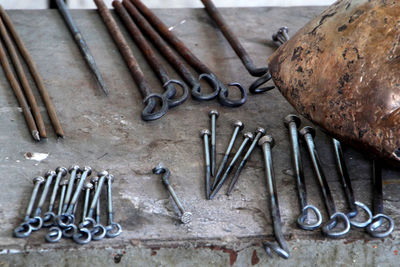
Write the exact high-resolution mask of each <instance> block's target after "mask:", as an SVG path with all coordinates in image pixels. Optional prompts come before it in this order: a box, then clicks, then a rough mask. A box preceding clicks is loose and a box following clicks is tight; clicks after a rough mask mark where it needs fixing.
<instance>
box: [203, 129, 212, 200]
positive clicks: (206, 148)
mask: <svg viewBox="0 0 400 267" xmlns="http://www.w3.org/2000/svg"><path fill="white" fill-rule="evenodd" d="M203 140H204V153H205V163H206V180H205V187H206V190H205V191H206V199H210V190H211V189H210V180H211V170H210V150H209V143H208V135H207V134H205V135H204V136H203Z"/></svg>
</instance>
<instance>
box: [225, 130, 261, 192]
mask: <svg viewBox="0 0 400 267" xmlns="http://www.w3.org/2000/svg"><path fill="white" fill-rule="evenodd" d="M261 136H263V133H261V132H258V133H257V134H256V137H255V138H254V140H253V142H252V143H251V145H250V147H249V149H248V150H247V152H246V154H245V155H244V157H243V159H242V161H241V162H240V164H239V167H238V168H237V170H236V172H235V175H234V176H233V179H232V182H231V183H230V185H229V188H228V191H227V194H228V195H229V194H230V193H231V192H232V190H233V188H234V187H235V184H236V182H237V181H238V179H239V175H240V173H241V172H242V170H243V168H244V167H245V166H246V163H247V160H248V158H249V157H250V155H251V153H252V152H253V150H254V148H255V147H256V145H257V142H258V140H260V138H261Z"/></svg>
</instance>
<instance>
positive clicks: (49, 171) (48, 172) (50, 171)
mask: <svg viewBox="0 0 400 267" xmlns="http://www.w3.org/2000/svg"><path fill="white" fill-rule="evenodd" d="M45 176H46V177H49V176H56V172H55V171H53V170H48V171H47V172H46V174H45Z"/></svg>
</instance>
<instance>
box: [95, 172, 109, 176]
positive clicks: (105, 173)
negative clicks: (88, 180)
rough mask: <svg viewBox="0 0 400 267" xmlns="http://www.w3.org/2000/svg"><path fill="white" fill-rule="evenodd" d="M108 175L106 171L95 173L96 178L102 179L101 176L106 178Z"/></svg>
mask: <svg viewBox="0 0 400 267" xmlns="http://www.w3.org/2000/svg"><path fill="white" fill-rule="evenodd" d="M107 175H108V171H101V172H98V173H97V176H99V177H103V176H107Z"/></svg>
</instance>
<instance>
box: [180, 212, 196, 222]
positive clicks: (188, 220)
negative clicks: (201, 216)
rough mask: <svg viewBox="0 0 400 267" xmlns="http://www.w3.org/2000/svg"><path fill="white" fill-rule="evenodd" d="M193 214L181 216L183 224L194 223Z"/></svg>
mask: <svg viewBox="0 0 400 267" xmlns="http://www.w3.org/2000/svg"><path fill="white" fill-rule="evenodd" d="M192 217H193V214H192V213H191V212H188V211H185V212H184V213H183V214H182V216H181V222H182V223H184V224H186V223H190V222H191V221H192Z"/></svg>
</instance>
